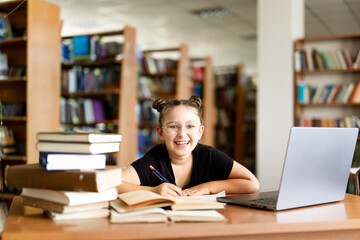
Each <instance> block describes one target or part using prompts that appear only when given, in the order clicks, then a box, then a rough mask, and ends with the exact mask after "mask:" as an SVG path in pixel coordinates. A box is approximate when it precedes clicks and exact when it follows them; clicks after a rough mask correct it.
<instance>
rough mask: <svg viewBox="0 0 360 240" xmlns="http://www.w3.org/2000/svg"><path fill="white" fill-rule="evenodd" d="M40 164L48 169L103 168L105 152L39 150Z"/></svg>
mask: <svg viewBox="0 0 360 240" xmlns="http://www.w3.org/2000/svg"><path fill="white" fill-rule="evenodd" d="M39 163H40V165H41V166H42V167H43V168H44V169H46V170H48V171H55V170H91V169H99V170H100V169H105V164H106V155H105V154H76V153H74V154H69V153H48V152H40V154H39Z"/></svg>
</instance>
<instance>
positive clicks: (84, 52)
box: [73, 36, 91, 61]
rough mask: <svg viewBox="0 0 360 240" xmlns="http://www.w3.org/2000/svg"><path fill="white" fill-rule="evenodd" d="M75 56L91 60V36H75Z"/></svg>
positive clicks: (76, 58)
mask: <svg viewBox="0 0 360 240" xmlns="http://www.w3.org/2000/svg"><path fill="white" fill-rule="evenodd" d="M73 44H74V58H75V61H78V60H90V55H91V54H90V37H89V36H75V37H74V38H73Z"/></svg>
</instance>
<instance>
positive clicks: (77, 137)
mask: <svg viewBox="0 0 360 240" xmlns="http://www.w3.org/2000/svg"><path fill="white" fill-rule="evenodd" d="M37 139H38V140H39V141H55V142H87V143H100V142H121V140H122V135H121V134H116V133H90V132H38V133H37Z"/></svg>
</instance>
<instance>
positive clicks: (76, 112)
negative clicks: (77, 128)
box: [60, 98, 118, 124]
mask: <svg viewBox="0 0 360 240" xmlns="http://www.w3.org/2000/svg"><path fill="white" fill-rule="evenodd" d="M117 105H118V103H117V102H114V101H101V100H97V99H91V98H61V99H60V111H61V123H63V124H95V123H103V122H105V121H106V120H111V119H116V118H117V113H118V110H117Z"/></svg>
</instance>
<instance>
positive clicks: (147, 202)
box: [110, 190, 224, 213]
mask: <svg viewBox="0 0 360 240" xmlns="http://www.w3.org/2000/svg"><path fill="white" fill-rule="evenodd" d="M118 198H119V199H117V200H116V201H112V202H111V203H110V205H111V207H113V208H114V209H116V210H117V211H118V212H119V213H121V212H127V211H134V210H141V209H147V208H154V207H166V206H170V207H171V209H172V210H205V209H223V208H224V205H223V204H222V203H219V202H215V201H210V200H205V199H199V198H186V197H165V196H162V195H160V194H156V193H153V192H150V191H146V190H139V191H133V192H127V193H122V194H119V195H118Z"/></svg>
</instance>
